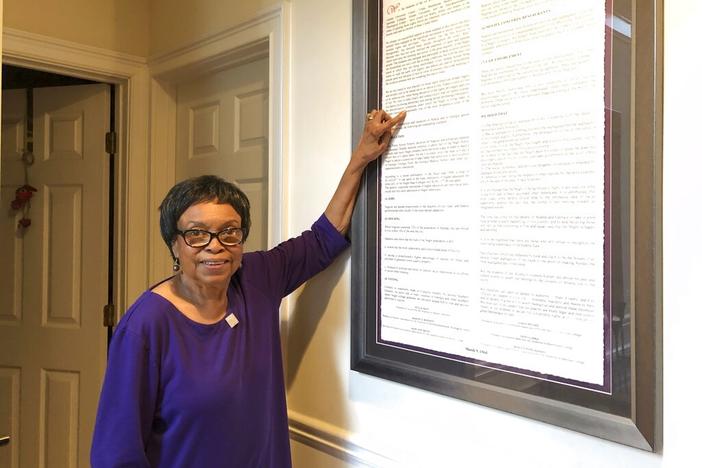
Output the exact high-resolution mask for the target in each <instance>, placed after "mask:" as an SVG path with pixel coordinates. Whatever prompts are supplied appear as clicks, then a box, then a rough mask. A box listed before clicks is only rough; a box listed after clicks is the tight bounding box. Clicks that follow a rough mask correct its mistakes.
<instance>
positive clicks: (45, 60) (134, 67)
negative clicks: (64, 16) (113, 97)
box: [2, 28, 149, 310]
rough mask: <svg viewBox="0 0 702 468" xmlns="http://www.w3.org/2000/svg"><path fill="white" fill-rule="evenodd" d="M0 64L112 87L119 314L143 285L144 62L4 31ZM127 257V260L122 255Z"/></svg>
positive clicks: (146, 101) (145, 191)
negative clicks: (116, 141) (116, 138)
mask: <svg viewBox="0 0 702 468" xmlns="http://www.w3.org/2000/svg"><path fill="white" fill-rule="evenodd" d="M2 54H3V57H2V61H3V63H7V64H11V65H16V66H21V67H27V68H34V69H37V70H43V71H48V72H52V73H59V74H64V75H71V76H76V77H80V78H87V79H91V80H95V81H101V82H105V83H113V84H115V85H117V90H118V103H117V110H116V112H117V131H118V134H119V135H120V141H119V144H118V155H117V161H118V170H117V181H116V182H117V184H116V190H117V193H116V196H117V197H116V198H117V204H116V207H115V208H116V216H117V223H116V229H117V232H116V233H115V234H116V235H115V242H116V245H115V253H116V258H117V259H120V260H119V261H117V262H116V264H115V269H116V271H115V285H114V286H115V305H116V307H117V310H124V308H125V307H126V305H127V304H129V303H131V302H133V301H134V299H136V297H138V295H139V294H141V292H142V291H143V290H144V289H145V288H146V287H147V285H148V281H147V279H148V261H147V259H148V254H149V252H148V246H149V243H148V239H149V237H148V214H149V213H148V210H147V204H146V203H144V200H146V199H147V197H148V195H149V193H148V189H147V187H148V182H149V151H148V150H149V148H148V143H149V134H148V123H149V122H148V113H149V71H148V67H147V63H146V59H145V58H143V57H138V56H134V55H129V54H124V53H119V52H115V51H111V50H107V49H101V48H97V47H92V46H87V45H84V44H79V43H75V42H70V41H65V40H61V39H57V38H53V37H49V36H43V35H39V34H34V33H29V32H26V31H21V30H17V29H11V28H4V29H3V31H2ZM127 253H128V255H127Z"/></svg>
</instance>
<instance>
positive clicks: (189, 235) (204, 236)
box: [176, 227, 244, 247]
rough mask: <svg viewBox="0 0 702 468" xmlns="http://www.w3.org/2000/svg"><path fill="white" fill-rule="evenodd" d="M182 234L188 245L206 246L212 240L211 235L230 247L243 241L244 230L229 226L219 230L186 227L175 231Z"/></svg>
mask: <svg viewBox="0 0 702 468" xmlns="http://www.w3.org/2000/svg"><path fill="white" fill-rule="evenodd" d="M176 232H177V233H178V234H180V235H181V236H183V240H184V241H185V243H186V244H188V245H189V246H190V247H207V246H208V245H210V242H212V237H216V238H217V240H218V241H219V243H220V244H222V245H226V246H228V247H231V246H233V245H239V244H241V243H242V242H243V241H244V230H243V229H241V228H236V227H230V228H226V229H222V230H221V231H219V232H210V231H205V230H202V229H188V230H187V231H176Z"/></svg>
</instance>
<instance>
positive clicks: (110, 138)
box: [105, 132, 117, 154]
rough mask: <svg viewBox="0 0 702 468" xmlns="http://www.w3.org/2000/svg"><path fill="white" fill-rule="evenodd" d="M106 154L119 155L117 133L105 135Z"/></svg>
mask: <svg viewBox="0 0 702 468" xmlns="http://www.w3.org/2000/svg"><path fill="white" fill-rule="evenodd" d="M105 152H106V153H109V154H116V153H117V132H107V133H105Z"/></svg>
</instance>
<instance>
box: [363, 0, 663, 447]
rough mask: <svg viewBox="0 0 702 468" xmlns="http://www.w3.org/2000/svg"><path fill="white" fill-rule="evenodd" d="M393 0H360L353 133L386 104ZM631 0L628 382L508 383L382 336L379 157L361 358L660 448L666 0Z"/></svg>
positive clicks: (367, 228) (619, 365)
mask: <svg viewBox="0 0 702 468" xmlns="http://www.w3.org/2000/svg"><path fill="white" fill-rule="evenodd" d="M614 1H615V2H617V0H614ZM381 6H382V2H381V1H380V0H354V2H353V108H352V115H353V122H354V126H353V129H352V130H353V131H352V142H355V141H357V140H358V138H359V136H360V134H361V131H362V129H363V125H364V122H365V116H366V113H367V112H368V111H370V110H371V109H374V108H379V107H382V103H381V102H380V96H381V92H380V90H381V86H382V83H381V76H380V41H381V39H382V38H381V11H380V8H381ZM615 6H617V5H616V4H615ZM620 6H622V7H623V8H625V9H626V11H628V12H631V17H630V21H631V25H632V28H631V31H632V33H631V37H630V39H631V40H630V44H631V50H630V54H629V55H625V56H624V58H623V60H627V57H629V58H630V59H631V64H632V65H631V68H630V77H628V78H627V76H623V77H620V78H623V79H629V80H630V81H629V82H628V84H627V85H626V86H624V91H623V92H624V93H627V96H625V97H626V99H629V98H630V100H631V106H630V109H631V115H632V116H635V118H627V119H626V120H627V122H625V124H626V125H625V124H624V123H622V116H621V115H618V113H617V112H612V113H611V120H610V123H609V125H610V128H611V132H612V134H611V138H612V139H613V140H614V141H615V143H616V142H618V141H619V140H617V139H618V138H624V139H626V140H627V141H626V142H625V144H624V145H623V146H621V147H622V148H624V150H623V152H622V154H621V155H620V156H621V157H616V158H614V161H615V162H614V163H613V164H612V168H611V170H612V172H613V177H612V184H613V189H612V191H613V192H614V193H615V194H618V195H617V196H616V197H615V198H617V200H618V201H617V200H615V202H614V209H613V211H614V213H613V216H612V219H613V225H614V226H613V228H614V231H615V233H617V239H624V240H623V241H621V242H620V245H616V246H615V247H614V249H615V250H616V251H615V253H614V257H615V261H614V262H613V268H614V269H615V270H616V271H615V273H617V272H618V277H619V278H624V280H623V281H624V282H625V283H626V287H623V286H622V285H619V286H618V287H620V288H622V291H624V290H626V300H625V301H623V302H622V303H621V304H619V310H618V311H615V314H614V317H615V319H613V321H614V323H613V325H612V327H613V328H612V334H613V338H614V339H615V340H617V339H620V342H619V343H615V350H619V349H620V348H619V346H621V349H622V352H624V351H626V352H625V353H624V355H623V356H620V358H619V361H616V360H615V361H614V362H615V364H613V368H612V377H613V379H614V380H615V381H617V382H618V383H617V388H618V390H617V391H615V392H613V393H612V395H610V396H606V395H604V396H603V395H602V394H595V393H593V392H588V391H586V390H583V389H579V388H574V387H570V386H564V385H557V384H554V385H551V386H549V385H550V384H549V385H547V384H539V385H535V384H533V382H531V381H529V380H528V378H522V377H519V376H518V377H517V380H516V381H515V380H514V378H510V379H511V380H510V381H509V383H508V384H505V383H504V382H502V381H501V379H500V374H499V371H496V372H497V373H496V374H489V372H485V371H484V370H482V369H479V368H478V367H476V366H474V365H471V364H467V363H465V362H456V361H452V360H448V359H442V358H437V357H436V356H427V355H425V354H422V353H413V352H408V351H406V350H403V349H398V348H396V347H391V346H386V345H385V344H382V343H378V342H377V340H376V339H375V337H376V332H377V321H376V312H377V309H378V294H377V272H378V264H377V262H378V257H379V256H378V253H379V250H378V234H379V233H378V195H379V191H378V183H379V167H378V164H372V165H370V166H369V167H368V169H367V171H366V173H365V175H364V178H363V182H362V185H361V189H360V191H359V195H358V202H357V205H356V210H355V212H354V217H353V222H352V229H351V237H352V279H351V287H352V291H351V302H352V303H351V308H352V320H351V368H352V370H355V371H358V372H363V373H366V374H370V375H374V376H377V377H380V378H384V379H388V380H393V381H396V382H400V383H403V384H407V385H411V386H414V387H418V388H422V389H425V390H429V391H432V392H436V393H439V394H443V395H448V396H451V397H455V398H458V399H462V400H465V401H468V402H472V403H477V404H481V405H485V406H489V407H492V408H496V409H500V410H503V411H508V412H511V413H514V414H517V415H521V416H524V417H528V418H532V419H535V420H539V421H543V422H547V423H551V424H554V425H557V426H561V427H564V428H568V429H572V430H575V431H579V432H583V433H586V434H590V435H593V436H597V437H601V438H603V439H608V440H611V441H615V442H619V443H622V444H626V445H629V446H632V447H637V448H640V449H643V450H647V451H659V450H660V448H661V445H662V351H663V343H662V274H661V272H662V239H661V236H662V212H661V207H662V172H661V171H662V70H663V68H662V63H663V60H662V51H663V46H662V24H663V23H662V12H663V2H662V0H640V1H639V0H630V1H629V0H626V1H625V0H622V2H621V5H620ZM620 59H621V58H619V57H616V56H613V57H612V60H620ZM623 65H626V66H628V65H627V64H623ZM625 68H626V67H625ZM627 102H628V101H627ZM629 122H631V124H629ZM623 125H625V128H623V127H622V126H623ZM617 203H621V204H622V205H621V206H620V205H618V204H617ZM622 233H623V234H622ZM617 269H618V270H617ZM619 270H622V271H623V273H622V271H619ZM620 282H621V281H620ZM490 372H491V371H490ZM488 374H489V375H488ZM524 379H526V380H524Z"/></svg>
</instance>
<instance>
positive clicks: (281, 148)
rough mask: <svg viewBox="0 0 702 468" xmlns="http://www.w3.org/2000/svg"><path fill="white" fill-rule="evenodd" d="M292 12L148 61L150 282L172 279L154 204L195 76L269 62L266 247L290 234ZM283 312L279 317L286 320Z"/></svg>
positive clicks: (169, 176) (169, 179)
mask: <svg viewBox="0 0 702 468" xmlns="http://www.w3.org/2000/svg"><path fill="white" fill-rule="evenodd" d="M289 47H290V6H289V4H288V3H287V2H281V4H280V5H276V6H275V7H273V8H270V9H267V10H264V11H263V12H262V13H261V14H259V15H258V16H256V17H255V18H253V19H252V20H249V21H246V22H244V23H241V24H238V25H236V26H234V27H232V28H229V29H226V30H224V31H222V32H219V33H217V34H214V35H212V36H209V37H206V38H204V39H202V40H199V41H195V42H193V43H190V44H187V45H185V46H183V47H180V48H178V49H176V50H173V51H169V52H167V53H165V54H161V55H158V56H154V57H150V59H149V67H150V71H151V103H152V105H151V155H152V160H151V163H152V167H151V176H150V184H149V185H150V217H149V226H150V228H151V229H150V232H151V238H150V243H149V245H150V251H151V254H152V255H151V259H150V264H149V279H150V281H151V282H156V281H159V280H160V279H163V277H164V276H167V275H168V274H170V273H169V272H170V271H171V265H170V264H171V259H170V256H169V255H168V252H167V250H166V249H165V248H164V246H163V241H162V240H161V237H160V234H159V230H158V203H159V202H160V200H162V199H163V197H164V196H165V194H166V192H167V191H168V189H169V188H170V187H171V186H172V185H173V183H174V182H175V135H176V95H175V89H176V85H177V84H178V83H179V82H183V81H185V80H188V79H190V78H192V77H193V76H197V75H199V74H211V73H214V72H217V71H219V70H222V69H224V68H229V67H232V66H236V65H239V64H242V63H246V62H248V61H251V60H255V59H257V58H262V57H265V56H266V55H267V56H268V58H269V65H268V67H269V69H268V89H269V104H268V138H269V153H268V158H269V159H268V162H269V164H268V200H269V210H268V245H269V246H270V247H272V246H274V245H277V244H278V243H279V242H281V241H282V240H283V239H284V238H285V237H287V236H288V235H289V234H290V233H289V232H288V231H289V230H288V228H287V222H286V220H287V214H288V206H287V204H286V203H287V200H288V199H289V197H287V196H285V193H286V187H287V183H286V181H287V160H288V151H289V136H288V113H289V107H290V106H289V102H288V99H289V92H288V90H289V82H290V78H289V77H290V73H289V70H290V52H289ZM285 309H286V308H285V306H284V307H283V311H282V312H283V315H285Z"/></svg>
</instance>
